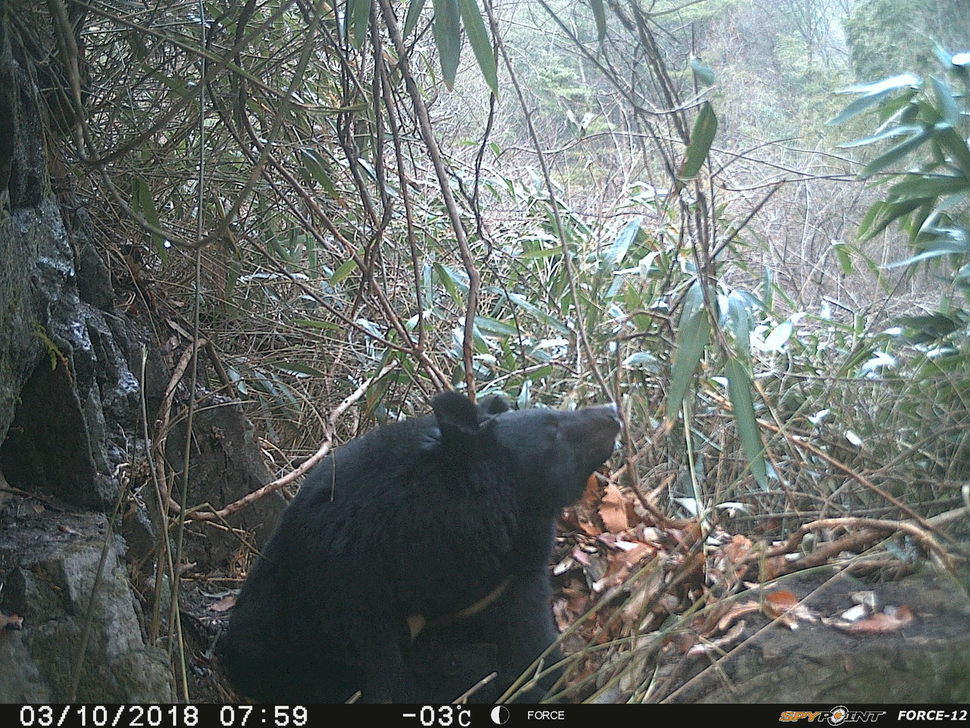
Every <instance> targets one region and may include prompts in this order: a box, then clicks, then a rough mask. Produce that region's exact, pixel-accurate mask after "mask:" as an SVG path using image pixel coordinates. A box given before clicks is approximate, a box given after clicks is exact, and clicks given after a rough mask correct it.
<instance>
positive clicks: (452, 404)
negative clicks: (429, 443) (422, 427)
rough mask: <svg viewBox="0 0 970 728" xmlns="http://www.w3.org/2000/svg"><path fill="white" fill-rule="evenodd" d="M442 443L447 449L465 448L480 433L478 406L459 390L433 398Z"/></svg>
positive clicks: (432, 405)
mask: <svg viewBox="0 0 970 728" xmlns="http://www.w3.org/2000/svg"><path fill="white" fill-rule="evenodd" d="M431 408H432V409H433V410H434V416H435V419H436V420H438V429H439V430H440V431H441V444H442V445H443V446H444V447H445V448H446V449H451V448H456V447H457V448H464V447H466V446H467V445H469V444H470V443H471V441H472V440H473V439H474V438H475V436H476V435H477V434H478V408H477V407H475V405H473V404H472V402H471V400H470V399H468V397H466V396H465V395H463V394H459V393H458V392H442V393H441V394H439V395H438V396H437V397H435V398H434V399H433V400H431Z"/></svg>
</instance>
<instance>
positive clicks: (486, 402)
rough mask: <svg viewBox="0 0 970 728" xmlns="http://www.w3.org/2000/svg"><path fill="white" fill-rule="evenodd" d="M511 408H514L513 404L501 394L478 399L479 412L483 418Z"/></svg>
mask: <svg viewBox="0 0 970 728" xmlns="http://www.w3.org/2000/svg"><path fill="white" fill-rule="evenodd" d="M510 409H512V405H511V404H510V403H509V401H508V400H507V399H506V398H505V397H503V396H502V395H501V394H492V395H489V396H488V397H485V398H484V399H480V400H478V414H479V416H480V417H481V418H482V419H484V418H486V417H493V416H495V415H500V414H502V413H503V412H508V411H509V410H510Z"/></svg>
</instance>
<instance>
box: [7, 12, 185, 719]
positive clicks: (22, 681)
mask: <svg viewBox="0 0 970 728" xmlns="http://www.w3.org/2000/svg"><path fill="white" fill-rule="evenodd" d="M4 32H5V29H4V25H3V24H2V23H0V260H2V261H3V264H2V265H0V486H2V490H0V586H2V589H0V608H2V611H3V613H4V614H5V615H7V616H8V617H10V615H16V617H18V618H21V619H22V622H21V623H20V626H21V629H19V630H12V629H10V628H9V626H8V628H7V629H4V630H2V631H0V702H20V701H45V702H46V701H65V700H67V699H68V698H69V697H71V685H72V679H73V678H72V675H73V674H74V671H75V670H76V669H77V668H76V667H75V666H76V665H80V668H79V672H78V674H77V677H78V680H79V682H78V686H77V692H76V696H75V697H76V698H77V699H78V700H82V701H91V702H94V701H98V702H101V701H106V702H130V701H170V700H172V699H173V697H174V696H173V693H172V689H171V685H170V683H171V672H170V668H169V665H168V659H167V657H166V655H165V653H164V652H163V651H161V650H158V649H155V648H148V647H146V646H145V643H144V640H143V638H142V632H141V627H140V625H139V622H138V618H137V611H136V605H135V601H134V599H133V597H132V592H131V589H130V587H129V584H128V574H127V570H126V568H125V565H124V544H123V542H121V540H120V539H114V538H112V539H111V540H110V543H108V545H107V548H106V549H105V550H104V559H103V563H102V547H103V546H104V544H105V540H106V523H107V521H106V518H105V516H104V514H103V513H102V512H100V511H104V510H110V509H113V507H114V504H115V502H116V501H117V499H118V496H119V485H118V482H117V480H116V479H114V478H112V477H111V475H110V474H111V473H112V472H113V470H114V467H115V466H116V465H118V464H119V463H120V462H122V461H123V459H124V451H123V449H122V448H121V445H123V444H124V441H123V439H122V438H123V434H122V433H123V431H124V430H126V429H127V431H129V432H130V431H131V428H133V427H134V424H135V422H136V420H135V413H136V412H137V405H138V389H139V386H138V382H137V380H136V378H135V377H134V376H133V374H132V373H131V370H130V368H129V366H128V362H127V359H126V357H125V354H124V352H125V351H126V349H127V343H126V336H125V330H124V322H123V320H122V319H120V318H119V317H118V316H116V315H114V313H113V312H112V311H111V309H110V306H111V297H110V295H107V296H106V295H105V291H106V290H107V291H109V292H110V286H109V287H108V288H107V289H106V288H105V285H104V281H105V280H106V277H104V276H99V275H98V272H97V268H98V264H100V259H98V257H97V253H96V252H95V251H94V250H93V248H91V247H90V245H87V244H86V243H87V241H86V240H85V236H86V232H87V230H86V228H85V224H84V223H85V220H84V217H83V215H81V216H80V217H79V219H78V220H76V222H77V223H78V224H77V227H76V228H75V230H74V233H75V235H74V236H72V235H71V234H70V233H69V230H68V228H66V227H65V224H64V220H63V218H62V210H61V207H60V206H59V205H58V202H57V200H56V199H55V198H54V196H53V194H52V193H51V190H50V185H49V181H48V174H47V168H46V159H45V154H44V148H43V144H42V139H43V137H42V133H41V116H40V111H39V107H38V103H37V88H36V83H35V81H34V77H33V73H32V68H31V66H30V63H29V62H27V61H25V60H24V59H22V58H16V57H15V56H14V54H13V53H12V52H11V45H10V42H9V39H8V38H7V37H6V36H5V35H4ZM72 243H73V244H72ZM77 244H80V245H81V247H80V249H79V250H78V249H76V248H75V245H77ZM102 267H103V264H102ZM85 272H86V274H85ZM99 280H100V281H101V282H102V283H101V284H100V285H99V283H98V281H99ZM79 283H80V285H79ZM12 494H13V495H12ZM32 494H37V495H36V497H35V496H33V495H32ZM55 502H56V503H60V504H62V505H63V506H66V507H61V508H58V507H53V506H52V504H53V503H55ZM44 504H46V505H44ZM67 508H70V509H72V510H73V509H75V508H76V509H91V511H92V512H87V513H68V512H67V510H66V509H67ZM99 565H100V566H101V568H100V570H99ZM99 571H100V577H99V578H98V579H97V580H96V578H95V577H96V574H98V573H99ZM96 582H97V588H94V587H95V583H96ZM3 621H4V622H6V621H8V620H6V619H5V620H3ZM82 642H83V643H84V644H86V651H85V654H84V659H83V660H78V658H79V656H80V646H81V644H82Z"/></svg>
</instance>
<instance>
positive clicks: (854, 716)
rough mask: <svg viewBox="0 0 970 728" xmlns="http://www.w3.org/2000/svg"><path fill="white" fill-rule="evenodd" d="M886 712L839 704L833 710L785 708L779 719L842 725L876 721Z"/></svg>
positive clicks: (788, 721) (789, 721) (785, 721)
mask: <svg viewBox="0 0 970 728" xmlns="http://www.w3.org/2000/svg"><path fill="white" fill-rule="evenodd" d="M885 714H886V711H885V710H849V709H848V708H846V707H845V706H844V705H837V706H835V707H834V708H832V709H831V710H783V711H782V712H781V715H780V716H779V717H778V720H779V721H780V722H782V723H796V722H798V721H800V720H807V721H808V722H809V723H822V722H823V721H824V722H825V723H828V724H829V725H842V724H843V723H875V722H876V721H877V720H879V719H880V718H881V717H882V716H884V715H885Z"/></svg>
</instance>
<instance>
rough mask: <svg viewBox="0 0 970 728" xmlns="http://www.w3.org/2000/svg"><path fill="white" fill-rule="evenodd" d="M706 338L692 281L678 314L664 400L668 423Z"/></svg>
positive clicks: (677, 409)
mask: <svg viewBox="0 0 970 728" xmlns="http://www.w3.org/2000/svg"><path fill="white" fill-rule="evenodd" d="M710 338H711V322H710V319H709V318H708V315H707V309H706V308H705V307H704V297H703V293H702V292H701V287H700V284H699V283H697V282H695V283H694V285H692V286H691V288H690V290H689V291H688V292H687V295H686V296H685V297H684V310H683V311H682V312H681V316H680V327H679V329H678V331H677V340H676V344H675V346H676V349H675V351H674V363H673V366H672V368H671V372H670V392H669V394H668V397H667V421H668V422H674V421H675V420H676V419H677V415H678V414H679V413H680V407H681V404H682V403H683V401H684V397H685V396H686V394H687V390H688V388H689V387H690V383H691V381H692V380H693V378H694V373H695V372H696V371H697V367H698V366H699V365H700V363H701V357H703V356H704V350H705V349H706V348H707V344H708V342H709V341H710Z"/></svg>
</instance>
